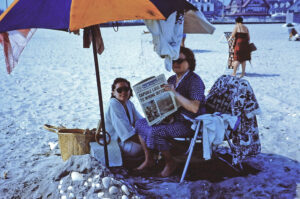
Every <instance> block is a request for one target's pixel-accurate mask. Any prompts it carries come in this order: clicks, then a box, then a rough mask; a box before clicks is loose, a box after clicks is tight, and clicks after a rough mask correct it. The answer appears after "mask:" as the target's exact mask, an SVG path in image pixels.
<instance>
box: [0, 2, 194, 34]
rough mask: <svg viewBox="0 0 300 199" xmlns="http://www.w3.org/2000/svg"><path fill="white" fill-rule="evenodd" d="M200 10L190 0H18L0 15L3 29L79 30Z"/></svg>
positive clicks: (0, 24)
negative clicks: (108, 23) (110, 23)
mask: <svg viewBox="0 0 300 199" xmlns="http://www.w3.org/2000/svg"><path fill="white" fill-rule="evenodd" d="M184 9H185V10H189V9H196V8H195V7H194V6H193V5H191V4H190V3H188V2H187V1H186V0H15V1H14V2H13V3H12V4H11V5H10V6H9V8H8V9H7V10H6V11H5V12H4V13H2V15H1V16H0V32H6V31H10V30H17V29H26V28H46V29H67V30H71V31H73V30H77V29H80V28H84V27H89V26H91V25H95V24H101V23H106V22H111V21H119V20H134V19H166V18H168V16H169V15H170V14H172V13H173V12H174V11H176V10H184Z"/></svg>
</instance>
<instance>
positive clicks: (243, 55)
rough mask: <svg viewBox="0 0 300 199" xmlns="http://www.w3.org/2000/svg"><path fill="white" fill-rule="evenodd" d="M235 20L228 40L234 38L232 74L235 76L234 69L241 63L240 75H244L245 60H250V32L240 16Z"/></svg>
mask: <svg viewBox="0 0 300 199" xmlns="http://www.w3.org/2000/svg"><path fill="white" fill-rule="evenodd" d="M235 22H236V25H235V27H234V29H233V32H232V34H231V36H230V38H229V40H230V39H233V38H235V44H234V55H233V59H234V63H233V73H232V75H233V76H236V70H237V68H238V66H239V65H240V64H242V74H241V76H240V77H244V76H245V70H246V61H247V60H248V61H250V60H251V51H250V49H249V41H250V34H249V30H248V28H247V27H246V26H245V25H244V24H243V18H242V17H237V18H236V20H235Z"/></svg>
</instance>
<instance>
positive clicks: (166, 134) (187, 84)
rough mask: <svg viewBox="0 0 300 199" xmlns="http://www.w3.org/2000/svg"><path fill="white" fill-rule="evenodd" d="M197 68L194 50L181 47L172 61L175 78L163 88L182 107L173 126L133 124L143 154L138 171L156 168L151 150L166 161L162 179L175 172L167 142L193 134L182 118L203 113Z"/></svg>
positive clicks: (188, 122)
mask: <svg viewBox="0 0 300 199" xmlns="http://www.w3.org/2000/svg"><path fill="white" fill-rule="evenodd" d="M195 66H196V61H195V56H194V53H193V51H191V50H190V49H188V48H185V47H181V48H180V54H179V59H177V60H173V64H172V69H173V71H174V73H175V74H174V75H172V76H171V77H170V78H169V79H168V84H167V85H164V89H165V90H166V91H172V92H173V93H174V95H175V98H176V101H177V102H178V103H179V105H181V107H180V108H179V110H178V111H177V112H175V114H174V118H173V121H172V123H169V124H158V125H153V126H149V125H148V124H147V121H146V119H142V120H138V121H137V122H136V125H135V126H136V127H135V128H136V132H137V133H138V134H139V138H140V141H141V145H142V147H143V150H144V153H145V160H144V162H143V163H142V164H141V165H140V166H139V167H137V168H136V169H137V170H144V169H147V168H149V167H153V166H155V161H154V159H153V154H152V150H158V151H160V152H161V153H162V155H163V157H164V160H165V167H164V169H163V170H162V171H161V173H160V176H161V177H167V176H170V175H171V174H172V173H173V172H174V171H175V169H176V167H177V164H176V162H175V161H174V159H173V157H172V154H171V153H170V148H171V143H170V141H169V140H170V139H171V138H174V137H187V136H191V135H192V134H193V130H192V129H191V124H192V123H191V122H190V121H188V120H186V119H185V118H184V117H183V115H186V116H188V117H190V118H195V117H196V116H198V115H200V114H203V113H204V112H205V108H204V103H205V96H204V90H205V86H204V83H203V81H202V80H201V78H200V77H199V76H198V75H197V74H196V73H194V70H195Z"/></svg>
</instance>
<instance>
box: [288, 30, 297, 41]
mask: <svg viewBox="0 0 300 199" xmlns="http://www.w3.org/2000/svg"><path fill="white" fill-rule="evenodd" d="M293 39H294V40H297V39H300V36H299V34H298V32H297V30H296V29H295V28H291V30H290V35H289V40H293Z"/></svg>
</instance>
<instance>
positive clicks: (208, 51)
mask: <svg viewBox="0 0 300 199" xmlns="http://www.w3.org/2000/svg"><path fill="white" fill-rule="evenodd" d="M192 51H193V52H194V53H210V52H212V51H211V50H200V49H193V50H192Z"/></svg>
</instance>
